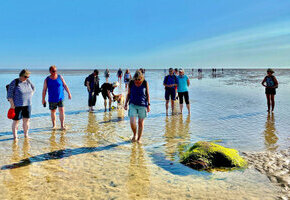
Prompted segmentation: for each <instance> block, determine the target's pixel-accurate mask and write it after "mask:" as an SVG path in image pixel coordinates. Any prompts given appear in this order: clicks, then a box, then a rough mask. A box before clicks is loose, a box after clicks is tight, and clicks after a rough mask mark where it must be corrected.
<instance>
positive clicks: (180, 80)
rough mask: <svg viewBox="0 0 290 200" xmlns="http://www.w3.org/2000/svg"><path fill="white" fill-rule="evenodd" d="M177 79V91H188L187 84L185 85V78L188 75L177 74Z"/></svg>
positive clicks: (186, 78)
mask: <svg viewBox="0 0 290 200" xmlns="http://www.w3.org/2000/svg"><path fill="white" fill-rule="evenodd" d="M177 79H178V85H177V90H178V92H187V91H188V86H187V80H188V77H187V76H186V75H183V76H180V75H179V76H177Z"/></svg>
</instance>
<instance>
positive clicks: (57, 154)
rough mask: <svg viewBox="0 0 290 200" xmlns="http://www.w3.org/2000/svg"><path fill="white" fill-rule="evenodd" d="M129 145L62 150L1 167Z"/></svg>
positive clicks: (125, 142) (24, 164) (14, 166)
mask: <svg viewBox="0 0 290 200" xmlns="http://www.w3.org/2000/svg"><path fill="white" fill-rule="evenodd" d="M128 143H130V141H123V142H119V143H115V144H110V145H107V146H100V147H80V148H75V149H62V150H57V151H52V152H49V153H44V154H40V155H36V156H32V157H29V158H26V159H23V160H21V161H19V162H18V163H13V164H10V165H3V166H2V167H1V170H7V169H15V168H19V167H25V166H27V165H30V164H32V163H35V162H43V161H46V160H57V159H62V158H67V157H70V156H74V155H79V154H85V153H92V152H99V151H104V150H109V149H112V148H115V147H118V146H121V145H124V144H128Z"/></svg>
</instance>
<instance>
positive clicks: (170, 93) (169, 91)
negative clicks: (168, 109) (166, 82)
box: [165, 87, 176, 101]
mask: <svg viewBox="0 0 290 200" xmlns="http://www.w3.org/2000/svg"><path fill="white" fill-rule="evenodd" d="M169 96H171V100H173V101H174V100H175V97H176V90H175V88H174V87H172V88H165V100H166V101H168V100H169Z"/></svg>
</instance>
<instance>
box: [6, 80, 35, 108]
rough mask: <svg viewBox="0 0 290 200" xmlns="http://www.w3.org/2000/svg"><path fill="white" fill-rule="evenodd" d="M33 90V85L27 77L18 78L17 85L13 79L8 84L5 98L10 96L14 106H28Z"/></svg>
mask: <svg viewBox="0 0 290 200" xmlns="http://www.w3.org/2000/svg"><path fill="white" fill-rule="evenodd" d="M34 91H35V89H34V85H33V84H32V83H31V82H30V81H29V80H28V79H27V80H26V81H20V80H19V82H18V85H17V86H16V81H15V79H14V80H13V81H12V82H11V83H10V85H9V89H8V93H7V99H10V98H12V99H13V102H14V105H15V107H19V106H30V105H31V99H32V95H33V93H34Z"/></svg>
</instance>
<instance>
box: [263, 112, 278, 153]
mask: <svg viewBox="0 0 290 200" xmlns="http://www.w3.org/2000/svg"><path fill="white" fill-rule="evenodd" d="M264 136H265V145H266V148H267V150H269V151H275V150H276V149H277V148H278V145H277V144H276V143H277V141H278V139H279V138H278V137H277V135H276V127H275V116H274V113H268V116H267V121H266V123H265V131H264Z"/></svg>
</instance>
